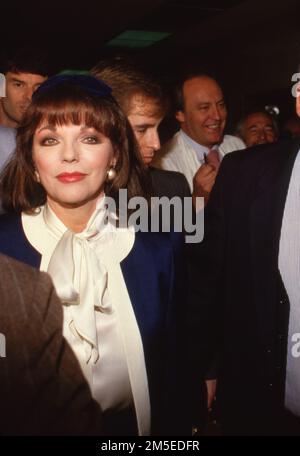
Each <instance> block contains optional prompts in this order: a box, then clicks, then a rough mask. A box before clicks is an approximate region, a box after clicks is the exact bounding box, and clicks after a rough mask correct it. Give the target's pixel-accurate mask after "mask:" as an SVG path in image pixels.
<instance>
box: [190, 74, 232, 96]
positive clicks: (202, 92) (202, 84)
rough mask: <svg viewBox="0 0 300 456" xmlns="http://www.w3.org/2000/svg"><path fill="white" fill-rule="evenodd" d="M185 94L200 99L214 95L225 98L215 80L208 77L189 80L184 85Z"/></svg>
mask: <svg viewBox="0 0 300 456" xmlns="http://www.w3.org/2000/svg"><path fill="white" fill-rule="evenodd" d="M183 94H184V96H186V95H197V96H199V97H205V96H210V95H211V94H214V95H216V96H218V97H219V98H223V91H222V89H221V87H220V86H219V84H218V83H217V81H215V79H213V78H210V77H208V76H197V77H194V78H191V79H187V80H186V81H185V82H184V84H183Z"/></svg>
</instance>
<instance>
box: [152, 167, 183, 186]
mask: <svg viewBox="0 0 300 456" xmlns="http://www.w3.org/2000/svg"><path fill="white" fill-rule="evenodd" d="M150 172H151V174H153V175H156V176H157V177H159V178H161V179H165V180H170V181H172V182H177V183H178V184H182V185H185V184H187V180H186V177H185V176H184V175H183V174H182V173H180V172H179V171H170V170H167V169H158V168H155V167H153V168H151V171H150Z"/></svg>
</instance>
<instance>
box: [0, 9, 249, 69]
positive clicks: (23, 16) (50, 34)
mask: <svg viewBox="0 0 300 456" xmlns="http://www.w3.org/2000/svg"><path fill="white" fill-rule="evenodd" d="M239 3H241V1H237V0H231V1H224V0H214V1H209V0H206V1H202V0H109V1H107V0H105V1H102V0H89V1H88V2H86V4H85V3H84V2H81V3H80V4H78V3H77V2H75V1H69V0H49V1H48V2H47V3H46V2H42V1H38V0H27V1H26V2H6V3H5V4H4V5H3V4H2V5H1V19H2V20H1V29H0V39H1V43H2V47H4V48H9V49H10V48H14V47H18V46H20V45H23V44H25V43H26V44H33V45H40V46H44V47H45V48H47V49H49V50H50V51H51V53H53V54H54V57H55V58H56V59H57V60H59V63H60V64H61V65H62V66H64V67H65V66H69V65H72V66H74V65H75V66H79V67H84V66H86V65H89V64H90V63H91V64H92V63H93V62H94V61H95V60H97V59H98V57H100V56H101V54H103V53H104V54H105V53H111V52H113V51H115V50H111V49H108V48H106V46H105V45H106V43H107V42H108V41H110V40H111V39H112V38H114V37H115V36H117V35H118V34H120V33H121V32H124V31H125V30H128V29H130V30H149V31H165V32H169V33H171V41H172V40H173V39H175V41H176V36H177V35H179V34H181V33H184V32H186V31H187V30H189V29H190V28H191V27H197V26H199V24H201V23H204V22H205V21H206V20H207V19H209V18H211V17H215V16H217V15H221V14H223V13H224V12H225V11H227V10H228V9H229V8H231V7H233V6H235V5H237V4H239ZM131 52H133V50H131Z"/></svg>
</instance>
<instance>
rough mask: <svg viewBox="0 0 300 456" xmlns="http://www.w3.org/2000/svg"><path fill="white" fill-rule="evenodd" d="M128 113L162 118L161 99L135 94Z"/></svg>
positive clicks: (156, 118) (157, 118)
mask: <svg viewBox="0 0 300 456" xmlns="http://www.w3.org/2000/svg"><path fill="white" fill-rule="evenodd" d="M128 115H129V116H131V115H136V116H141V117H151V118H152V119H155V120H160V119H161V118H162V117H163V112H162V107H161V106H160V103H159V100H157V99H155V98H150V97H146V96H144V95H134V96H133V97H132V98H131V100H130V103H129V112H128Z"/></svg>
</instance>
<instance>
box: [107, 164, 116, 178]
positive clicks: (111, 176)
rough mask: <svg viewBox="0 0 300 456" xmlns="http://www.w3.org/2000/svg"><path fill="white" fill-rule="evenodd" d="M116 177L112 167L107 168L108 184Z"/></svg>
mask: <svg viewBox="0 0 300 456" xmlns="http://www.w3.org/2000/svg"><path fill="white" fill-rule="evenodd" d="M116 175H117V173H116V170H115V168H114V167H113V166H111V167H110V168H109V170H108V171H107V180H108V181H109V182H111V181H113V180H114V178H115V177H116Z"/></svg>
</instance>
